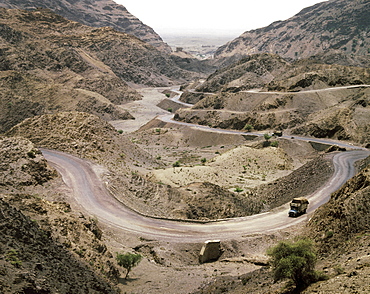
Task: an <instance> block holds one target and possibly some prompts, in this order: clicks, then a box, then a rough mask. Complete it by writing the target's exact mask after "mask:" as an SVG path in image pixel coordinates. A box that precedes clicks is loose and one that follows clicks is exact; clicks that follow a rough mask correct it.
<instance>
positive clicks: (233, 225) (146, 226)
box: [42, 149, 370, 242]
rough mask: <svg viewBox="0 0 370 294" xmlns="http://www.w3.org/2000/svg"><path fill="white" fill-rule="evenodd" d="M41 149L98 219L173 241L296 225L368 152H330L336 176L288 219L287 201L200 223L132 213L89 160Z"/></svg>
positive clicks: (224, 237)
mask: <svg viewBox="0 0 370 294" xmlns="http://www.w3.org/2000/svg"><path fill="white" fill-rule="evenodd" d="M42 153H43V155H44V156H45V158H46V159H47V160H48V161H49V163H50V164H51V165H52V166H53V167H55V169H56V170H57V171H58V172H59V173H60V174H61V175H62V177H63V180H64V182H65V183H66V185H67V186H68V187H69V188H70V189H71V190H72V191H73V195H74V198H75V200H76V201H77V203H79V205H80V206H81V208H82V209H83V210H84V211H86V212H87V213H89V214H90V215H93V216H96V217H97V218H98V219H99V221H100V222H103V223H105V224H108V225H111V226H114V227H116V228H118V229H122V230H123V231H130V232H134V233H137V234H139V235H142V236H145V237H146V238H148V237H149V238H156V239H161V240H171V241H172V242H203V241H205V240H208V239H220V240H227V239H237V238H238V237H242V236H243V235H249V234H254V233H261V232H265V233H266V232H269V231H275V230H279V229H283V228H286V227H289V226H293V225H296V224H298V223H300V222H302V221H304V220H305V219H307V217H309V215H310V213H311V212H312V211H314V209H316V208H317V207H319V206H320V205H322V204H323V203H325V202H327V201H328V200H329V198H330V194H331V193H332V192H334V191H336V190H337V189H338V188H340V187H341V186H342V185H343V183H345V181H347V180H348V179H349V178H351V177H352V176H353V175H354V173H355V169H354V167H353V164H354V162H355V161H357V160H360V159H363V158H365V157H367V156H369V155H370V152H369V151H367V150H361V149H358V150H353V151H348V152H342V153H338V154H336V155H335V156H334V157H333V162H334V166H335V172H334V175H333V176H332V178H331V179H330V180H329V181H328V183H327V184H326V185H325V186H324V187H322V188H321V189H319V190H318V191H316V192H315V193H314V194H312V195H310V196H309V197H308V198H309V200H310V203H311V204H310V207H309V210H308V213H307V215H305V216H301V217H298V218H294V219H293V218H289V217H288V216H287V211H288V206H289V205H288V204H286V205H283V206H281V207H278V208H276V209H274V210H272V211H270V212H267V213H262V214H258V215H253V216H248V217H239V218H233V219H226V220H219V221H214V222H207V223H200V222H183V221H181V222H180V221H173V220H166V219H158V218H151V217H147V216H144V215H141V214H139V213H137V212H134V211H132V210H131V209H129V208H127V207H126V206H124V205H122V204H121V203H120V202H118V201H117V200H116V199H115V198H114V197H112V195H111V194H110V193H109V192H108V191H107V189H106V188H105V185H104V183H102V181H101V180H100V178H99V176H98V175H97V174H96V173H95V172H94V169H93V168H92V164H91V163H89V162H87V161H85V160H82V159H79V158H77V157H74V156H72V155H69V154H66V153H62V152H59V151H52V150H45V149H42Z"/></svg>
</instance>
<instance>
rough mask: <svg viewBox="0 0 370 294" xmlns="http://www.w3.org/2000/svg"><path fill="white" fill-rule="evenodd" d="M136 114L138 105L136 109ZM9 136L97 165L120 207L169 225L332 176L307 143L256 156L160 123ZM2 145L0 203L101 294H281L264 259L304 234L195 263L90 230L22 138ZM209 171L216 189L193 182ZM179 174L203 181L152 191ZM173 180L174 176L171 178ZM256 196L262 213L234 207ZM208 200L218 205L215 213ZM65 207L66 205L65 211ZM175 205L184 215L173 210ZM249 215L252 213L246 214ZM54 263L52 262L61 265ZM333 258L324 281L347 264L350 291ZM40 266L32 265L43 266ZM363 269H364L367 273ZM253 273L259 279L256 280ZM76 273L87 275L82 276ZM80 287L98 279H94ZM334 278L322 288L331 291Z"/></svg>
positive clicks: (258, 147)
mask: <svg viewBox="0 0 370 294" xmlns="http://www.w3.org/2000/svg"><path fill="white" fill-rule="evenodd" d="M134 107H137V105H136V104H135V106H134ZM143 110H145V107H144V108H143ZM130 111H131V110H130ZM154 112H155V111H154ZM155 115H156V114H155V113H154V116H155ZM81 134H85V136H81ZM8 135H17V136H19V135H22V136H27V137H29V139H30V140H32V141H34V142H35V143H36V144H37V145H38V146H44V147H48V148H54V149H60V150H63V151H66V152H70V153H73V154H76V155H78V156H80V157H84V158H88V159H89V160H91V161H93V162H95V163H99V164H100V166H96V169H97V170H98V169H99V173H100V174H101V176H102V178H103V179H104V181H108V182H109V183H110V184H109V187H110V188H111V189H112V191H113V192H115V194H116V196H119V195H121V197H122V193H120V191H125V195H124V196H125V198H122V199H124V200H125V201H127V202H126V204H127V205H130V206H132V207H133V208H134V209H137V210H139V211H143V212H144V213H145V214H152V215H158V216H166V217H180V218H196V219H211V218H212V219H213V218H224V217H230V216H236V215H241V213H242V210H244V214H245V213H246V211H248V209H249V210H250V212H251V213H254V212H257V211H261V209H262V210H263V209H267V207H268V206H270V207H273V206H274V205H279V201H283V202H284V201H286V199H288V198H289V197H291V196H295V195H296V194H300V195H301V194H304V193H310V192H311V191H313V190H314V189H315V187H317V186H318V185H320V183H322V182H324V181H325V179H326V177H327V176H329V175H330V172H331V170H332V167H331V166H330V164H328V161H327V160H326V159H325V160H324V157H322V156H319V157H318V154H319V153H318V151H316V150H315V149H314V148H313V147H312V146H311V145H310V144H308V143H301V142H297V141H295V140H279V147H278V148H273V147H267V148H263V144H262V142H260V141H258V140H257V141H250V140H247V139H250V138H246V137H243V136H236V135H220V134H215V133H210V132H201V131H199V130H193V129H191V128H188V127H180V128H177V127H176V128H175V126H174V125H171V124H166V123H163V122H161V121H157V120H153V121H151V122H149V123H147V124H146V125H145V126H144V127H142V128H141V129H140V130H138V131H136V132H134V133H131V134H119V133H118V132H117V131H116V130H115V129H114V128H112V127H111V126H110V125H108V124H107V123H106V122H104V121H102V120H100V119H98V118H96V117H94V116H91V115H88V114H82V113H61V114H58V115H53V116H41V117H38V118H36V119H30V120H27V121H25V122H24V123H23V124H21V125H19V126H17V127H16V128H14V129H12V130H11V132H9V133H8ZM67 138H68V139H67ZM22 140H23V141H22ZM9 142H11V144H13V145H11V149H12V150H16V149H15V148H14V146H15V145H17V146H19V147H17V148H18V150H19V154H21V155H19V159H18V161H15V162H18V163H17V164H15V165H13V163H12V162H13V160H14V158H16V154H14V155H13V156H12V157H11V158H10V157H9V163H7V166H6V167H5V166H4V168H6V169H7V170H8V169H9V167H13V168H14V172H13V173H15V174H17V175H18V176H17V179H18V180H17V181H18V183H19V184H16V183H13V182H9V180H4V183H3V184H2V185H1V186H0V187H1V193H2V195H3V196H2V197H3V199H6V201H7V202H8V203H9V204H10V205H11V206H12V207H17V208H18V209H20V210H21V211H22V213H24V214H25V215H27V216H29V217H30V218H31V219H34V220H35V221H36V222H38V223H39V225H40V228H41V229H42V230H44V231H46V232H49V233H48V234H49V236H51V238H52V240H53V242H56V244H59V245H57V246H59V247H61V248H64V249H65V250H69V251H72V252H73V257H74V258H76V260H78V262H82V263H84V266H86V267H87V268H91V269H93V270H94V271H95V272H96V273H97V275H98V278H97V279H101V280H99V281H101V282H99V283H101V284H100V285H102V286H101V287H111V289H114V287H118V288H119V289H121V290H122V292H129V293H149V292H150V293H163V291H166V292H167V293H221V292H222V291H223V292H228V293H245V291H247V292H250V293H269V291H270V292H271V293H272V292H276V293H279V291H281V290H280V289H281V288H282V287H283V286H284V285H285V283H281V284H273V282H272V279H271V275H270V270H269V269H268V268H265V266H266V264H267V258H266V255H265V252H266V249H267V248H268V247H270V246H272V245H274V244H276V242H278V241H279V240H283V239H287V238H292V237H294V236H296V235H298V234H300V232H301V229H304V227H302V228H301V227H300V228H297V227H295V228H293V229H289V230H285V231H280V232H275V233H268V234H262V233H261V234H256V235H250V236H249V235H247V236H238V239H239V241H236V240H231V241H227V242H223V243H222V248H223V250H224V252H223V254H222V256H221V258H220V259H219V260H218V261H216V262H213V263H206V264H199V261H198V254H199V250H200V248H201V246H202V244H181V243H172V242H167V241H166V242H164V241H161V240H149V239H147V238H145V236H138V235H135V234H133V233H129V232H127V233H125V234H122V232H119V231H117V230H116V229H114V228H112V227H109V226H107V225H103V224H99V223H97V222H96V220H94V219H91V218H89V216H81V215H80V214H79V213H78V211H79V208H78V206H77V205H76V203H73V201H71V200H70V199H71V197H70V195H69V193H70V191H69V189H68V187H67V186H65V185H64V184H63V183H62V180H61V179H60V178H59V177H56V175H55V173H54V172H53V171H52V170H50V171H48V172H47V173H45V167H44V168H40V167H39V166H43V165H42V164H43V163H42V160H41V159H39V157H38V156H39V153H38V151H37V149H36V148H35V147H34V146H33V145H32V144H31V143H30V142H29V141H26V140H24V139H14V138H3V139H2V144H3V145H4V147H5V145H6V144H7V145H6V146H9V147H8V148H10V145H9V144H10V143H9ZM67 143H68V144H67ZM96 144H98V145H96ZM4 150H6V148H4ZM9 150H10V149H9ZM32 150H35V151H34V152H33V151H32ZM31 152H32V154H35V155H36V157H35V159H34V158H32V157H33V155H31ZM4 154H7V152H5V153H4ZM17 154H18V153H17ZM122 154H124V155H125V156H122ZM202 158H206V161H202V160H201V159H202ZM25 159H27V160H28V161H37V162H40V164H41V165H35V164H30V163H27V161H24V160H25ZM249 159H250V160H249ZM256 160H257V163H258V164H257V163H256ZM176 161H179V162H180V165H181V166H180V167H175V168H174V167H172V164H173V163H174V162H176ZM23 162H25V163H26V164H27V166H29V167H30V170H29V171H27V173H24V174H22V173H21V172H20V170H22V165H23ZM247 164H249V166H247ZM216 166H217V169H218V172H220V171H221V170H222V172H223V174H222V175H221V176H220V177H219V181H218V182H216V181H215V182H214V183H211V182H212V176H209V177H208V178H206V177H204V174H205V172H202V173H198V169H200V170H202V169H204V168H205V169H212V168H216ZM243 166H246V168H244V167H243ZM153 167H155V168H153ZM267 167H270V168H267ZM181 168H182V169H183V170H181ZM46 170H47V169H46ZM185 170H186V171H188V172H189V173H191V174H192V175H194V177H195V176H198V177H200V176H202V177H204V178H202V179H201V181H199V183H196V182H194V181H193V182H192V181H189V182H185V183H184V184H182V183H181V184H180V186H181V188H177V187H176V185H173V187H169V186H167V185H163V184H162V183H158V179H156V180H152V179H154V178H153V177H154V176H155V177H157V176H158V175H160V176H161V177H162V178H161V179H162V181H167V180H168V181H170V182H171V183H172V182H173V181H180V180H181V181H182V179H181V178H183V177H184V176H183V174H182V173H183V172H184V171H185ZM224 170H225V171H224ZM265 171H266V172H267V173H266V177H265V178H262V177H261V174H262V173H263V172H265ZM213 172H217V171H216V170H214V171H213ZM243 172H245V173H243ZM288 173H289V175H288ZM9 174H10V173H9ZM39 174H41V175H43V176H42V177H41V178H45V177H46V176H47V177H46V179H48V181H47V182H42V181H41V183H43V185H40V184H39V183H38V182H37V180H36V182H32V181H33V180H32V181H30V180H28V182H29V183H28V184H24V183H25V182H27V181H24V180H23V179H28V178H29V175H34V176H32V177H31V178H32V179H39V178H40V176H39ZM178 174H179V175H180V176H179V177H178V178H176V176H177V175H178ZM235 174H237V175H238V177H239V180H240V176H243V178H244V179H246V178H247V176H248V179H247V180H248V181H244V182H243V184H242V185H244V186H242V187H243V188H244V189H245V190H244V191H243V192H240V193H236V192H234V190H233V189H234V187H227V185H228V184H227V181H229V179H230V177H234V176H235ZM35 175H36V176H35ZM252 175H254V176H255V178H253V177H252ZM256 175H258V176H256ZM282 176H285V177H282ZM7 177H8V178H9V175H8V176H7V174H6V173H5V177H4V179H7ZM52 178H53V179H52ZM235 179H236V178H235ZM230 181H231V180H230ZM170 182H169V183H170ZM261 184H264V185H261ZM17 185H18V186H17ZM224 185H225V186H226V187H225V186H224ZM315 185H316V186H315ZM257 187H258V188H257ZM226 188H230V190H227V189H226ZM276 189H277V190H276ZM117 191H118V194H117ZM274 191H281V194H282V195H278V196H282V197H280V198H279V199H280V200H278V201H277V199H275V198H274V197H273V196H274V195H275V194H276V195H277V194H280V192H279V193H275V194H274ZM286 191H289V193H290V194H289V193H286ZM254 193H255V195H259V196H258V197H255V199H256V200H258V201H260V202H261V199H262V198H263V197H266V198H264V199H265V203H264V204H267V205H264V206H263V207H262V208H261V207H260V206H258V205H256V203H257V202H251V201H248V202H246V204H245V206H243V205H244V204H243V205H241V203H243V201H245V198H246V197H247V195H250V197H252V195H254ZM194 195H196V197H194ZM216 195H217V197H215V196H216ZM190 196H191V197H190ZM284 197H285V198H284ZM239 198H240V199H239ZM247 198H248V197H247ZM215 200H216V201H218V202H217V204H216V205H215ZM249 200H250V199H249ZM67 201H69V202H70V203H68V204H67V203H66V202H67ZM180 202H181V203H183V204H182V205H183V206H181V205H179V203H180ZM260 202H259V203H260ZM241 207H242V209H240V208H241ZM256 207H257V209H256V210H255V211H253V210H254V209H255V208H256ZM179 208H181V209H179ZM226 208H227V209H226ZM76 228H78V229H77V230H76ZM361 238H364V239H361V240H363V241H361V242H362V244H366V243H365V241H366V240H367V239H366V236H363V237H361ZM35 239H36V238H35ZM31 240H33V239H32V238H31ZM7 246H8V247H6V248H5V249H4V250H5V251H3V252H10V250H11V249H12V248H15V247H11V246H10V245H7ZM48 246H49V245H48ZM48 246H47V247H48ZM104 246H105V247H104ZM17 248H19V247H16V248H15V249H16V250H18V249H17ZM359 248H360V247H359ZM363 248H364V247H361V248H360V249H361V250H362V249H363ZM128 251H129V252H137V253H140V254H142V255H143V256H144V259H143V261H142V262H141V263H140V264H139V265H138V266H137V267H135V268H134V269H133V271H132V273H131V274H130V278H129V279H128V280H123V279H117V277H118V275H121V277H122V276H123V275H124V271H123V269H122V268H119V267H118V266H117V264H116V262H115V260H114V254H115V252H128ZM356 252H357V253H356ZM58 254H59V253H58ZM58 254H53V256H54V257H55V256H59V255H58ZM338 254H339V255H336V256H337V257H336V258H333V259H330V258H326V259H323V260H320V263H319V264H318V267H319V268H324V269H326V270H327V271H328V272H331V271H332V270H333V271H334V269H335V267H336V262H337V259H339V258H340V259H341V260H343V263H344V264H345V273H346V274H345V275H347V277H348V279H349V281H348V285H353V284H350V282H351V281H352V280H353V279H354V278H352V277H354V276H355V275H356V274H353V273H352V271H351V269H352V268H356V267H359V266H360V262H353V263H348V262H347V263H345V262H344V260H345V256H346V255H340V253H338ZM351 254H352V255H348V258H349V257H350V256H352V257H351V260H352V259H353V258H354V256H359V254H361V251H355V252H353V253H351ZM19 256H20V257H19V258H20V259H21V260H22V264H23V263H24V265H23V267H22V268H21V269H22V271H23V272H28V273H30V274H31V275H34V273H35V272H34V270H33V269H32V268H30V267H27V266H26V265H28V263H27V262H28V259H26V258H25V257H24V256H23V254H22V255H19ZM361 256H362V255H361ZM357 259H359V258H357ZM360 261H361V262H362V261H363V262H365V263H361V264H366V258H365V259H364V258H362V257H361V258H360ZM43 262H44V261H40V262H37V263H42V264H43ZM87 264H89V265H87ZM4 266H5V268H6V270H5V273H9V271H10V269H12V268H14V265H13V264H11V262H10V260H8V261H7V263H5V265H4ZM363 268H366V265H365V266H363ZM117 270H118V271H119V272H117ZM254 270H257V272H253V271H254ZM338 270H339V269H338ZM73 271H77V272H78V271H79V270H73ZM83 271H84V272H85V273H87V272H89V270H83ZM354 271H356V272H357V276H358V277H359V278H358V280H356V281H358V283H360V284H361V285H364V283H363V282H364V281H366V276H365V275H364V274H363V273H365V272H363V271H362V268H360V269H355V270H354ZM248 273H249V274H248ZM45 274H47V273H45ZM6 275H7V276H9V275H8V274H6ZM342 275H344V274H342ZM101 276H105V277H106V278H102V277H101ZM9 277H10V276H9ZM37 277H39V276H37ZM343 277H344V276H343ZM12 279H15V278H10V279H9V281H13V280H12ZM17 279H18V280H17V281H21V282H19V283H18V284H19V285H20V286H22V285H25V284H26V283H27V282H26V281H27V278H26V277H25V276H24V275H23V276H20V278H17ZM37 279H39V278H37ZM37 279H36V280H37ZM40 279H41V278H40ZM85 279H86V280H90V279H95V278H92V276H91V277H88V278H85ZM106 279H109V280H110V283H113V284H115V283H117V284H116V286H114V287H113V286H103V285H107V284H104V283H106V282H107V280H106ZM334 279H335V278H333V279H331V280H329V282H327V284H325V285H323V284H322V286H320V287H326V285H330V284H332V285H333V286H330V287H334V286H335V285H338V284H337V283H335V280H334ZM2 283H3V287H4V289H10V290H9V291H8V292H9V293H12V292H11V291H16V289H18V288H15V286H11V285H10V284H9V283H8V282H6V281H3V282H2ZM74 283H75V280H73V279H71V280H70V283H67V284H68V285H69V286H68V287H74V286H73V285H74ZM76 283H77V282H76ZM37 285H38V284H37ZM58 285H59V284H58V283H57V282H54V281H53V280H50V279H49V280H48V282H47V283H46V282H45V283H44V284H42V287H44V288H45V289H46V288H47V287H49V288H51V289H53V287H56V288H58V287H59V286H58ZM85 285H86V287H88V289H93V286H92V285H91V284H89V283H87V284H85ZM257 285H258V290H257V289H256V286H257ZM318 285H321V284H318ZM318 285H315V286H313V287H316V286H317V287H318ZM22 287H23V286H22ZM33 287H34V288H35V287H36V286H33ZM327 287H329V286H327ZM44 288H42V289H44ZM107 289H108V288H107ZM324 289H326V288H324ZM327 289H330V288H327ZM90 291H92V290H90ZM104 291H105V290H104ZM107 291H108V290H107ZM112 291H114V290H112ZM220 291H221V292H220ZM258 291H260V292H258ZM92 293H93V292H92ZM307 293H310V292H307Z"/></svg>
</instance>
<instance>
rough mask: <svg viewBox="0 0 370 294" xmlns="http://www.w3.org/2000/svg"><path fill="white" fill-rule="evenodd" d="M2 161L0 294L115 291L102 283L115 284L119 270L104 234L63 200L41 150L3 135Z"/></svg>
mask: <svg viewBox="0 0 370 294" xmlns="http://www.w3.org/2000/svg"><path fill="white" fill-rule="evenodd" d="M0 157H1V159H2V162H1V165H0V207H1V209H0V210H1V213H0V224H1V225H0V227H1V228H0V229H1V236H0V255H1V259H0V267H1V275H0V291H1V293H56V292H58V293H72V292H73V293H102V292H104V293H117V292H118V291H117V290H116V289H115V288H114V286H112V284H113V283H110V282H109V281H108V280H107V279H106V278H109V279H111V282H112V281H117V279H118V278H119V271H118V269H117V265H116V264H115V263H114V259H113V256H112V254H111V253H110V252H109V251H108V250H107V247H106V245H105V244H104V243H103V242H102V231H101V230H100V228H99V227H98V226H97V224H96V221H95V220H93V219H91V218H85V217H84V216H83V215H82V214H80V213H76V212H75V211H72V209H71V205H70V204H69V203H67V202H64V200H65V198H66V196H65V195H64V194H63V192H61V191H56V189H55V186H54V185H55V184H58V183H60V182H61V179H60V177H59V176H58V174H57V172H56V171H55V170H54V169H53V168H51V167H50V166H49V165H48V164H47V162H46V160H45V159H44V157H43V156H42V154H41V152H40V151H39V150H38V149H37V148H36V147H35V146H34V145H33V144H32V143H31V142H30V141H28V140H27V139H24V138H19V137H13V138H6V137H1V138H0ZM54 189H55V190H54ZM35 191H37V192H35ZM47 199H50V200H51V201H48V200H47ZM88 263H89V264H90V265H88ZM102 274H103V275H104V276H105V278H103V277H102Z"/></svg>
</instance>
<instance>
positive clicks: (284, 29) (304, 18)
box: [215, 0, 370, 67]
mask: <svg viewBox="0 0 370 294" xmlns="http://www.w3.org/2000/svg"><path fill="white" fill-rule="evenodd" d="M369 5H370V4H369V2H368V1H346V0H331V1H324V2H321V3H317V4H315V5H313V6H311V7H307V8H305V9H302V11H301V12H299V13H298V14H296V15H294V16H293V17H291V18H289V19H287V20H284V21H276V22H273V23H272V24H270V25H269V26H267V27H264V28H260V29H256V30H251V31H247V32H245V33H243V34H242V35H240V36H239V37H238V38H236V39H234V40H233V41H230V42H228V43H227V44H225V45H224V46H222V47H220V48H219V49H218V50H217V52H216V54H215V58H216V60H218V62H220V63H223V64H230V63H232V62H235V61H237V60H238V59H240V58H241V57H245V56H247V55H250V54H256V53H262V52H268V53H272V54H279V55H280V56H282V57H284V58H286V59H301V58H308V57H310V56H314V55H317V54H321V53H322V54H323V56H322V57H323V58H324V59H325V60H326V61H327V62H328V63H335V64H345V65H352V66H359V65H360V66H364V67H368V65H369V63H368V62H369V60H368V58H367V57H366V55H368V51H367V50H368V47H369V36H368V35H367V34H366V30H367V29H368V27H369V19H368V17H367V16H368V13H369V9H370V6H369ZM325 55H326V57H325Z"/></svg>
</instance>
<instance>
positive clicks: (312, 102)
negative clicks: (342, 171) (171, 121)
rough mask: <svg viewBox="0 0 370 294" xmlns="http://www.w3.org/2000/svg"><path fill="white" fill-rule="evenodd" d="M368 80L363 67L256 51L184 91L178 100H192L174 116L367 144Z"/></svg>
mask: <svg viewBox="0 0 370 294" xmlns="http://www.w3.org/2000/svg"><path fill="white" fill-rule="evenodd" d="M369 84H370V71H369V69H367V68H362V67H352V66H343V65H337V64H332V65H328V64H323V63H320V62H318V61H312V60H310V59H302V60H299V61H295V62H292V63H288V62H286V61H284V60H283V59H282V58H280V57H279V56H277V55H272V54H268V53H261V54H255V55H251V56H249V57H247V58H244V59H241V60H240V61H238V62H236V63H234V64H232V65H229V66H227V67H225V68H222V69H219V70H217V71H216V72H215V73H214V74H212V75H210V76H209V77H208V78H207V80H206V81H205V82H204V83H203V84H200V85H198V86H197V87H196V89H195V92H192V91H188V92H185V94H184V95H183V96H184V98H183V99H182V98H181V100H182V101H184V102H193V103H194V102H196V104H195V105H194V106H193V107H192V108H191V109H179V110H177V111H176V114H175V119H176V120H181V121H185V122H189V123H198V124H202V125H210V126H213V127H220V128H230V129H238V130H242V129H248V130H251V129H254V130H257V131H262V130H266V131H273V130H274V129H275V130H277V129H280V130H284V132H287V133H291V134H300V135H309V136H314V137H319V138H326V137H327V138H336V139H343V140H351V141H354V142H358V143H360V144H364V145H366V144H368V142H369V129H370V126H369V119H368V117H369V115H370V114H369V111H370V108H369V88H367V87H366V86H362V85H369ZM256 87H257V88H258V89H255V88H256ZM250 89H252V90H250ZM205 92H213V94H212V93H205Z"/></svg>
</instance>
